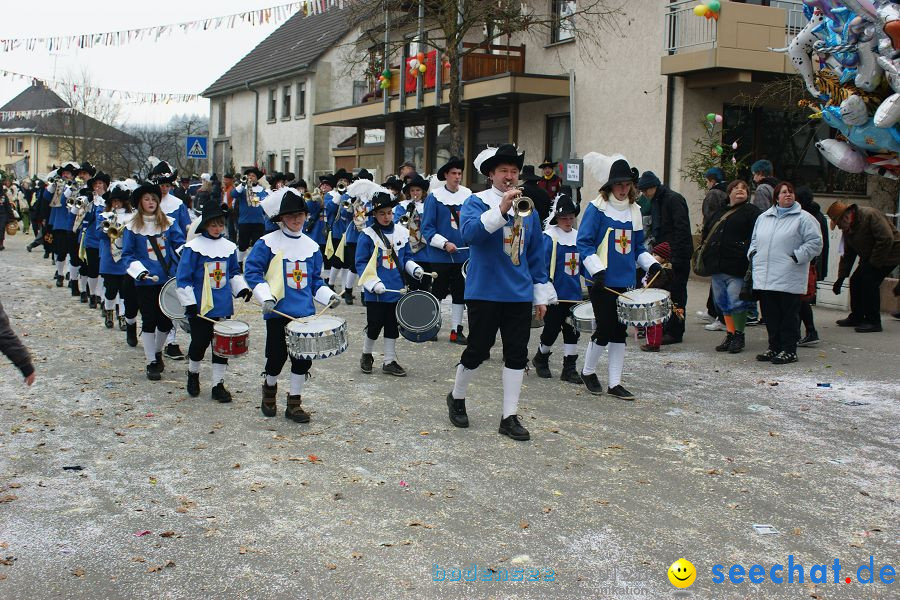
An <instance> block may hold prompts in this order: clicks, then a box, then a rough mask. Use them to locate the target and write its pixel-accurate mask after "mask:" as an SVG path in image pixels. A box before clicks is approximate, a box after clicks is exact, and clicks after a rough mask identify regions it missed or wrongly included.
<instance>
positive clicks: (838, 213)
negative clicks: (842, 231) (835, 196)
mask: <svg viewBox="0 0 900 600" xmlns="http://www.w3.org/2000/svg"><path fill="white" fill-rule="evenodd" d="M849 208H850V205H849V204H847V203H846V202H841V201H840V200H836V201H835V202H832V203H831V206H829V207H828V210H826V211H825V214H827V215H828V218H829V219H831V223H829V226H830V227H831V228H832V229H834V228H835V227H837V224H838V221H840V220H841V217H843V216H844V213H845V212H847V210H848V209H849Z"/></svg>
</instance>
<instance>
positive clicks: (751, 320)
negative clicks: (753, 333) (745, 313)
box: [745, 317, 763, 327]
mask: <svg viewBox="0 0 900 600" xmlns="http://www.w3.org/2000/svg"><path fill="white" fill-rule="evenodd" d="M762 324H763V320H762V319H760V318H759V317H747V322H746V323H745V325H747V326H748V327H756V326H757V325H762Z"/></svg>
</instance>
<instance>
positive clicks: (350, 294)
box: [344, 288, 353, 305]
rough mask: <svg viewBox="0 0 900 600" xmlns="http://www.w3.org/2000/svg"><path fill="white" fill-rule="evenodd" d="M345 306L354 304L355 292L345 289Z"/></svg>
mask: <svg viewBox="0 0 900 600" xmlns="http://www.w3.org/2000/svg"><path fill="white" fill-rule="evenodd" d="M344 304H347V305H350V304H353V290H352V289H350V288H344Z"/></svg>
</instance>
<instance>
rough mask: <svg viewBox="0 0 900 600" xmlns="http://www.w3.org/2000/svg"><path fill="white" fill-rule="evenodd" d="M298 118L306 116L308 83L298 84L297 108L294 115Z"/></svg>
mask: <svg viewBox="0 0 900 600" xmlns="http://www.w3.org/2000/svg"><path fill="white" fill-rule="evenodd" d="M294 114H295V115H296V116H298V117H303V116H306V82H305V81H301V82H300V83H298V84H297V108H296V112H295V113H294Z"/></svg>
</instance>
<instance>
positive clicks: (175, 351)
mask: <svg viewBox="0 0 900 600" xmlns="http://www.w3.org/2000/svg"><path fill="white" fill-rule="evenodd" d="M165 355H166V358H171V359H172V360H184V354H182V353H181V348H179V347H178V344H166V349H165Z"/></svg>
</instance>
